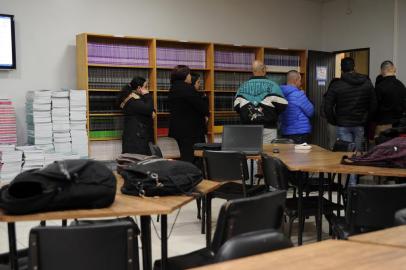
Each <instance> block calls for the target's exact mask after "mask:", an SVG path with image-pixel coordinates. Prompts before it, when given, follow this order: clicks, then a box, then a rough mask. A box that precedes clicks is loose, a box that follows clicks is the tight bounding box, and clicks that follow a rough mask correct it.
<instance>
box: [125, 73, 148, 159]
mask: <svg viewBox="0 0 406 270" xmlns="http://www.w3.org/2000/svg"><path fill="white" fill-rule="evenodd" d="M119 102H120V108H121V109H122V111H123V113H124V127H123V136H122V144H123V150H122V152H123V153H133V154H143V155H150V154H151V152H150V150H149V146H148V143H149V142H153V137H154V132H153V117H154V116H155V112H154V102H153V100H152V95H151V94H150V93H149V91H148V82H147V80H146V79H144V78H142V77H134V78H133V79H132V81H131V82H130V83H129V84H127V85H125V86H124V87H123V88H122V89H121V91H120V94H119Z"/></svg>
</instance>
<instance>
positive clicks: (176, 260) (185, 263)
mask: <svg viewBox="0 0 406 270" xmlns="http://www.w3.org/2000/svg"><path fill="white" fill-rule="evenodd" d="M212 263H214V253H213V252H212V251H211V250H210V249H208V248H202V249H199V250H196V251H193V252H191V253H187V254H184V255H179V256H175V257H170V258H168V261H167V267H166V269H168V270H182V269H189V268H194V267H199V266H203V265H207V264H212ZM154 269H155V270H159V269H161V260H157V261H155V263H154Z"/></svg>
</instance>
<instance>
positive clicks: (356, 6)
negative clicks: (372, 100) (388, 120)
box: [321, 0, 406, 82]
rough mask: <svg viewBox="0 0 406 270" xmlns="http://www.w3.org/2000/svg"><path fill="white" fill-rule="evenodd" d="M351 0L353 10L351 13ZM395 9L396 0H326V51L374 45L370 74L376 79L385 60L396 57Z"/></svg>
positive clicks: (323, 46)
mask: <svg viewBox="0 0 406 270" xmlns="http://www.w3.org/2000/svg"><path fill="white" fill-rule="evenodd" d="M402 1H403V2H404V0H400V1H399V2H402ZM348 2H350V3H351V4H350V6H351V10H352V13H351V14H349V15H347V14H346V10H347V7H348ZM393 11H394V0H384V1H383V0H351V1H347V0H346V1H344V0H335V1H330V2H326V3H324V4H323V6H322V33H321V35H322V46H321V47H322V48H323V50H326V51H337V50H345V49H356V48H366V47H369V48H371V50H370V76H371V79H372V81H373V82H374V81H375V77H376V76H377V74H378V72H379V66H380V64H381V63H382V61H384V60H387V59H392V58H393V21H394V20H393V14H394V12H393ZM403 15H406V13H403ZM403 17H405V16H403ZM403 21H404V22H406V19H405V18H403ZM403 31H406V30H403ZM404 40H405V39H404ZM405 41H406V40H405ZM404 44H405V45H406V43H404ZM403 48H405V47H403Z"/></svg>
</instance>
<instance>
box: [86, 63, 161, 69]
mask: <svg viewBox="0 0 406 270" xmlns="http://www.w3.org/2000/svg"><path fill="white" fill-rule="evenodd" d="M88 66H89V67H105V68H141V69H150V68H153V67H150V66H128V65H112V64H88Z"/></svg>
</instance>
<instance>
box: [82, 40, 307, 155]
mask: <svg viewBox="0 0 406 270" xmlns="http://www.w3.org/2000/svg"><path fill="white" fill-rule="evenodd" d="M89 44H90V45H89ZM95 44H96V45H95ZM92 46H93V47H92ZM95 46H96V47H97V46H106V47H108V46H113V47H114V46H118V47H119V48H120V49H119V50H124V52H126V50H130V49H128V47H132V46H135V47H137V46H139V47H143V48H147V49H148V55H147V56H146V55H141V57H140V58H139V59H138V58H137V56H135V57H129V58H122V57H121V55H116V56H114V57H116V58H114V57H112V58H113V59H112V60H113V63H107V62H103V57H100V59H99V58H97V57H96V58H97V59H96V60H97V61H95V59H94V48H95ZM120 46H121V47H120ZM166 50H169V51H170V52H171V53H175V54H176V53H179V52H178V51H181V53H180V54H178V56H179V55H180V56H182V52H183V53H185V54H188V53H189V54H190V53H191V54H193V53H195V54H196V55H195V56H196V57H192V58H187V59H188V60H185V61H183V60H179V59H182V58H179V57H178V58H176V59H178V60H177V61H174V62H170V61H168V62H165V61H164V60H165V57H163V55H165V53H166ZM228 53H229V54H233V55H234V56H236V57H237V58H238V57H240V58H241V59H240V60H241V61H240V62H238V61H237V62H236V63H227V61H224V60H227V59H223V60H221V56H226V55H227V54H228ZM270 55H274V56H273V57H274V58H276V59H279V58H280V59H284V60H286V59H289V60H292V62H293V60H296V61H297V62H298V65H297V66H296V69H298V70H299V71H300V73H301V75H302V81H303V88H304V89H306V73H307V70H306V68H307V60H306V59H307V51H306V50H298V49H281V48H272V47H261V46H242V45H237V44H220V43H211V42H199V41H184V40H171V39H156V38H148V37H132V36H114V35H103V34H91V33H82V34H79V35H77V36H76V65H77V69H76V70H77V87H78V88H79V89H85V90H87V97H88V98H87V105H88V108H89V109H88V112H87V119H88V120H87V128H88V131H89V133H90V131H92V127H91V123H90V122H91V121H90V120H91V119H94V118H106V119H107V118H109V117H110V118H118V117H122V115H123V114H121V113H116V112H108V111H106V112H105V113H103V112H99V111H97V113H93V112H91V111H90V107H91V106H90V105H92V104H91V103H92V102H93V101H91V99H90V97H91V96H92V97H93V95H98V94H100V96H102V95H103V93H104V94H105V95H110V96H112V95H113V93H114V94H115V95H117V93H118V92H119V91H120V89H121V87H122V86H123V85H124V84H126V83H128V82H130V81H131V78H132V74H138V73H140V74H145V77H147V78H148V80H149V88H150V92H151V94H152V95H153V98H154V107H155V109H156V111H157V112H158V113H157V116H156V117H155V119H154V138H155V141H156V140H158V139H159V137H162V136H166V134H167V130H168V129H167V128H168V119H169V116H170V113H169V112H167V111H166V110H167V109H166V108H164V109H162V107H161V106H162V102H164V100H165V96H167V95H168V94H169V76H170V71H171V70H172V68H173V66H175V65H177V64H184V65H188V66H190V67H191V70H192V71H194V72H198V73H199V74H200V75H201V78H202V80H203V86H202V89H200V91H201V92H202V93H205V94H206V95H207V96H208V99H209V111H210V112H211V113H210V117H209V122H208V138H209V141H213V140H214V136H216V135H217V134H221V132H222V126H223V125H224V124H233V123H237V122H238V115H237V114H236V113H235V112H234V111H233V108H232V104H231V103H230V102H231V101H232V98H233V95H234V94H235V93H236V90H237V89H238V87H239V85H240V84H241V83H242V82H244V81H246V80H247V79H248V78H249V77H250V76H251V62H252V60H254V59H256V60H261V61H264V62H266V61H267V60H269V57H270ZM276 56H278V57H279V58H278V57H276ZM219 57H220V60H219ZM244 57H246V58H244ZM123 59H124V60H126V61H127V60H128V61H130V62H131V61H132V62H131V63H130V64H128V63H124V62H123V63H121V62H120V61H122V60H123ZM185 59H186V58H185ZM191 59H193V60H192V61H191ZM99 60H100V61H99ZM138 60H140V61H141V62H142V64H139V63H138V62H139V61H138ZM145 60H146V61H145ZM166 60H169V58H168V59H166ZM195 60H196V61H195ZM114 61H116V62H114ZM221 61H223V62H221ZM118 62H120V63H118ZM281 63H282V64H285V62H283V61H282V62H281ZM292 67H293V68H294V66H288V67H287V66H286V65H285V66H284V65H281V66H272V67H270V69H269V73H268V75H269V77H270V78H271V79H274V80H275V81H277V82H279V81H282V80H283V78H284V76H285V75H286V72H287V71H288V69H292ZM114 74H116V75H114ZM117 74H118V75H117ZM114 76H116V77H114ZM120 76H121V77H120ZM123 78H125V80H123ZM219 79H224V80H225V81H226V82H227V83H229V84H230V85H228V86H227V85H221V83H219ZM106 81H107V82H110V84H109V83H106ZM219 86H222V87H219ZM158 99H159V100H158ZM222 99H223V100H224V99H226V100H227V102H228V103H227V107H226V108H222V110H219V107H218V106H219V104H217V103H216V102H219V100H222ZM158 101H159V102H158ZM158 103H159V104H158ZM118 139H119V138H117V137H110V136H106V137H101V138H89V150H90V148H91V146H90V144H91V143H92V142H97V143H98V147H99V145H100V143H108V142H109V141H110V140H118ZM89 154H90V157H92V153H91V152H89ZM116 154H118V153H112V157H113V156H114V155H116Z"/></svg>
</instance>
